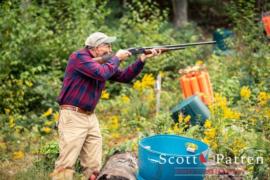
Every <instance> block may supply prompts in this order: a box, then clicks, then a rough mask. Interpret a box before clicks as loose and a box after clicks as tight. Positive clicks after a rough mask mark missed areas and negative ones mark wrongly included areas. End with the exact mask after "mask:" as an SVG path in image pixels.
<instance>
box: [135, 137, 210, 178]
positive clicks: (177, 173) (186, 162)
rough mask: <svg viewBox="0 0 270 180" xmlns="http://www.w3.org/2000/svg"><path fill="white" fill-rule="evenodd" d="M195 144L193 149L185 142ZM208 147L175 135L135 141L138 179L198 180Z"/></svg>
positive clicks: (203, 169) (202, 176) (202, 175)
mask: <svg viewBox="0 0 270 180" xmlns="http://www.w3.org/2000/svg"><path fill="white" fill-rule="evenodd" d="M190 143H193V144H195V145H197V150H196V151H195V152H190V151H188V150H187V144H190ZM207 158H208V146H207V145H206V144H205V143H203V142H201V141H199V140H195V139H191V138H187V137H182V136H177V135H155V136H150V137H146V138H144V139H142V140H141V141H140V142H139V157H138V160H139V171H138V174H137V179H138V180H176V179H181V180H202V179H203V178H204V175H205V170H206V165H205V163H206V161H207Z"/></svg>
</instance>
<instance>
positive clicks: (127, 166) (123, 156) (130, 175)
mask: <svg viewBox="0 0 270 180" xmlns="http://www.w3.org/2000/svg"><path fill="white" fill-rule="evenodd" d="M137 169H138V162H137V158H136V156H135V154H134V153H131V152H125V153H119V154H115V155H113V156H111V157H110V158H109V159H108V161H107V162H106V163H105V165H104V166H103V168H102V169H101V171H100V174H99V176H98V177H97V180H136V172H137Z"/></svg>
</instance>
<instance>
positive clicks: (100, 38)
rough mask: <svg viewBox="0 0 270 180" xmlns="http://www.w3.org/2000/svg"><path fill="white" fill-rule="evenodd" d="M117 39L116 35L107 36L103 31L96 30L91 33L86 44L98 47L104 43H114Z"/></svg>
mask: <svg viewBox="0 0 270 180" xmlns="http://www.w3.org/2000/svg"><path fill="white" fill-rule="evenodd" d="M115 40H116V37H114V36H111V37H110V36H107V35H106V34H104V33H102V32H95V33H92V34H90V35H89V36H88V37H87V39H86V40H85V43H84V45H85V46H90V47H97V46H99V45H101V44H104V43H112V42H114V41H115Z"/></svg>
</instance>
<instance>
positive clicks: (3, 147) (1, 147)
mask: <svg viewBox="0 0 270 180" xmlns="http://www.w3.org/2000/svg"><path fill="white" fill-rule="evenodd" d="M2 149H3V150H6V149H7V145H6V143H5V142H0V150H2Z"/></svg>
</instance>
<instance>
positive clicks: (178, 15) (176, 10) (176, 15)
mask: <svg viewBox="0 0 270 180" xmlns="http://www.w3.org/2000/svg"><path fill="white" fill-rule="evenodd" d="M172 5H173V23H174V26H175V27H183V26H185V25H186V23H187V21H188V15H187V13H188V12H187V9H188V8H187V7H188V2H187V0H172Z"/></svg>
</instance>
